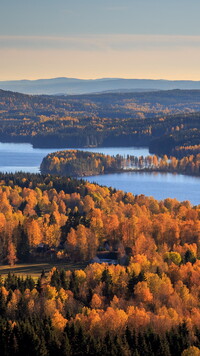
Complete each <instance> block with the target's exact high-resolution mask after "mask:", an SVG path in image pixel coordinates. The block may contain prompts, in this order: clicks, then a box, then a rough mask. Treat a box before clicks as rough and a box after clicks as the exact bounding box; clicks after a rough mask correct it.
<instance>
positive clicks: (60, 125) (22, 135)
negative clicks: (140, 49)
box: [0, 90, 200, 157]
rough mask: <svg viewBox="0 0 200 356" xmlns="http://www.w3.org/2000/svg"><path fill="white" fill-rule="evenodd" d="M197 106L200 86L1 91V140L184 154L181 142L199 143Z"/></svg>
mask: <svg viewBox="0 0 200 356" xmlns="http://www.w3.org/2000/svg"><path fill="white" fill-rule="evenodd" d="M199 111H200V94H199V91H179V90H177V91H176V90H174V91H163V92H153V93H115V94H113V93H107V94H98V95H81V96H69V97H67V96H56V97H55V96H42V95H41V96H32V95H23V94H19V93H12V92H5V91H0V141H2V142H30V143H32V144H33V146H34V147H53V148H56V147H57V148H60V147H61V148H62V147H63V148H64V147H73V148H74V147H76V148H79V147H86V146H87V147H88V146H107V147H109V146H118V147H119V146H134V145H135V146H141V145H145V146H149V147H150V151H151V152H153V153H156V154H168V155H175V156H177V155H179V157H180V152H178V151H177V150H179V147H182V146H184V147H186V146H191V145H197V146H198V145H199V144H200V133H199ZM179 151H180V150H179ZM195 153H199V151H198V152H195Z"/></svg>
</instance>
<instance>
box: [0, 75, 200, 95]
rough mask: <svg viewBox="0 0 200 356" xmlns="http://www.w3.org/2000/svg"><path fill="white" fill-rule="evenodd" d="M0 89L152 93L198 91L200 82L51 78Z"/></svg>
mask: <svg viewBox="0 0 200 356" xmlns="http://www.w3.org/2000/svg"><path fill="white" fill-rule="evenodd" d="M0 89H3V90H11V91H15V92H20V93H24V94H52V95H55V94H89V93H98V92H106V91H122V92H123V91H138V92H140V91H153V90H172V89H187V90H190V89H200V81H190V80H178V81H170V80H153V79H120V78H102V79H88V80H85V79H76V78H52V79H38V80H14V81H0Z"/></svg>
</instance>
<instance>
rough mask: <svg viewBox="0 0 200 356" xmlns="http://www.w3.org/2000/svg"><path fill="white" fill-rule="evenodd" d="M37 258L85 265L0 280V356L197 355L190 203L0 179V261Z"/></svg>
mask: <svg viewBox="0 0 200 356" xmlns="http://www.w3.org/2000/svg"><path fill="white" fill-rule="evenodd" d="M101 253H104V254H105V253H115V255H117V259H118V263H117V264H116V265H115V264H112V263H111V264H107V263H101V262H100V263H96V262H95V257H96V256H97V255H100V254H101ZM44 260H53V261H58V260H62V261H66V262H67V261H73V262H76V261H77V262H78V261H85V262H86V264H87V266H86V268H85V269H76V270H74V271H70V270H63V269H61V270H59V269H57V268H53V269H52V270H51V271H50V273H49V274H46V273H45V272H44V271H43V272H42V273H41V276H40V278H39V279H38V281H34V280H33V279H32V278H31V277H30V276H29V277H27V278H20V277H17V276H15V275H12V274H11V273H10V274H9V275H8V276H7V277H4V278H1V279H0V315H1V317H0V347H1V352H2V354H3V355H16V356H19V355H27V345H28V347H29V354H28V355H35V354H37V355H41V356H49V355H55V354H56V353H57V352H59V353H60V354H61V355H105V356H106V355H113V356H114V355H127V356H129V355H130V356H131V355H134V356H138V355H139V356H146V355H147V356H148V355H149V356H150V355H151V356H152V355H155V356H162V355H163V356H175V355H176V356H179V355H180V356H188V355H199V352H200V310H199V297H200V280H199V277H200V206H199V205H198V206H191V204H190V203H189V202H188V201H184V202H182V203H181V202H178V201H177V200H176V199H170V198H168V199H165V200H163V201H157V200H155V199H154V198H152V197H145V196H144V195H138V196H133V195H132V194H131V193H126V192H123V191H117V190H115V189H113V188H106V187H101V186H99V185H97V184H91V183H88V182H87V181H82V180H76V179H72V178H63V177H57V176H50V175H47V174H46V175H40V174H36V175H34V174H25V173H15V174H2V173H0V261H1V263H9V264H10V265H11V266H12V265H13V264H15V263H17V261H18V262H23V261H30V262H31V261H38V262H39V261H44ZM39 336H40V337H39Z"/></svg>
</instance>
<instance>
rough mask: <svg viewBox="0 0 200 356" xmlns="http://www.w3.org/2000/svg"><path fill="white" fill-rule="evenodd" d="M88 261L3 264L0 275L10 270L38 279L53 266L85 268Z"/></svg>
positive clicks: (70, 268)
mask: <svg viewBox="0 0 200 356" xmlns="http://www.w3.org/2000/svg"><path fill="white" fill-rule="evenodd" d="M86 265H87V263H53V262H52V263H30V264H16V265H14V266H9V265H1V266H0V275H1V276H2V277H5V276H6V275H7V274H8V273H9V272H11V273H15V274H16V275H18V276H20V277H26V276H31V277H32V278H33V279H34V280H37V279H38V277H39V276H40V275H41V272H42V271H43V270H44V271H45V273H48V272H49V271H50V270H51V269H52V268H53V267H56V268H58V269H61V268H64V269H65V270H74V269H82V268H85V267H86Z"/></svg>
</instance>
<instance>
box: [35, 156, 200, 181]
mask: <svg viewBox="0 0 200 356" xmlns="http://www.w3.org/2000/svg"><path fill="white" fill-rule="evenodd" d="M185 152H187V151H186V150H185ZM40 171H41V173H42V174H55V175H61V176H71V177H84V176H92V175H98V174H106V173H116V172H127V171H139V172H144V171H145V172H171V173H181V174H188V175H196V176H199V175H200V154H196V155H188V156H184V157H182V158H180V159H178V158H176V157H174V156H172V157H168V156H167V155H164V156H163V157H159V156H157V155H152V156H150V155H149V156H147V157H143V156H140V157H136V156H132V155H127V156H122V155H116V156H110V155H104V154H101V153H94V152H84V151H80V150H66V151H58V152H53V153H50V154H48V155H47V156H46V157H44V158H43V161H42V163H41V165H40Z"/></svg>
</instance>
